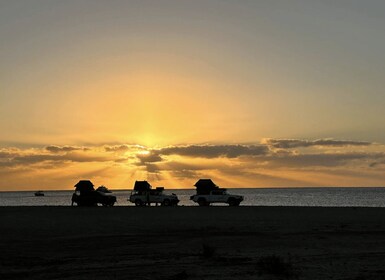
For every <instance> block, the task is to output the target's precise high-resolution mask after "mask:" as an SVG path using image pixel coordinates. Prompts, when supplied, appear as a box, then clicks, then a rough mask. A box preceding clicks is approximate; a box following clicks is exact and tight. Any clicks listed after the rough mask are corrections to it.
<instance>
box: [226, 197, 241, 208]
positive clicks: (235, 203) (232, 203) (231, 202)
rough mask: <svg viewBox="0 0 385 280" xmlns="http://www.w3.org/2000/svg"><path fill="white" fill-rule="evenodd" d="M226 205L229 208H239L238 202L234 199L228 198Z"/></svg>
mask: <svg viewBox="0 0 385 280" xmlns="http://www.w3.org/2000/svg"><path fill="white" fill-rule="evenodd" d="M227 203H228V204H229V206H239V203H240V201H237V200H236V199H235V198H229V200H228V201H227Z"/></svg>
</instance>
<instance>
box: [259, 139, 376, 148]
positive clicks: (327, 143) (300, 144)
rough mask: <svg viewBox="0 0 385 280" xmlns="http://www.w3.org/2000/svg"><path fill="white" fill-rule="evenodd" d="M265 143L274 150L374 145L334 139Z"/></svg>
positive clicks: (267, 141)
mask: <svg viewBox="0 0 385 280" xmlns="http://www.w3.org/2000/svg"><path fill="white" fill-rule="evenodd" d="M263 143H265V144H266V145H268V146H271V147H273V148H279V149H291V148H306V147H314V146H318V147H346V146H369V145H371V144H372V143H370V142H365V141H351V140H334V139H317V140H303V139H270V138H268V139H264V141H263Z"/></svg>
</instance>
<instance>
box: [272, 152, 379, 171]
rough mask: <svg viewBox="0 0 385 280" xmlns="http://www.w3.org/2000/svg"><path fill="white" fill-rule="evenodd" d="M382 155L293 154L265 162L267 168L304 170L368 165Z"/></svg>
mask: <svg viewBox="0 0 385 280" xmlns="http://www.w3.org/2000/svg"><path fill="white" fill-rule="evenodd" d="M383 156H384V155H383V154H382V153H323V154H295V155H294V154H293V155H287V156H277V157H274V156H269V157H266V158H265V160H266V162H267V164H268V166H274V167H288V168H293V167H294V168H306V167H315V166H324V167H335V166H343V165H347V164H350V163H353V162H359V163H361V164H362V163H364V164H368V162H370V161H373V160H375V159H378V158H382V157H383Z"/></svg>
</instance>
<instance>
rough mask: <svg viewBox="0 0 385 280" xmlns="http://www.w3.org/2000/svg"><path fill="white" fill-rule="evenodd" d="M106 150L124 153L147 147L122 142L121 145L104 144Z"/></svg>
mask: <svg viewBox="0 0 385 280" xmlns="http://www.w3.org/2000/svg"><path fill="white" fill-rule="evenodd" d="M104 150H105V151H106V152H115V153H124V152H127V151H131V150H146V148H145V147H143V146H140V145H128V144H121V145H104Z"/></svg>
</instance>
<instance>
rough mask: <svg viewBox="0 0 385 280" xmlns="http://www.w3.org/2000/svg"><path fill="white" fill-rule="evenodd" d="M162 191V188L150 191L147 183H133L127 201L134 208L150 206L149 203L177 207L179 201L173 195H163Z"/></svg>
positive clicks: (150, 187)
mask: <svg viewBox="0 0 385 280" xmlns="http://www.w3.org/2000/svg"><path fill="white" fill-rule="evenodd" d="M163 191H164V188H163V187H157V188H156V189H152V186H151V185H150V184H149V183H148V182H147V181H135V185H134V190H133V191H132V192H131V194H130V197H129V198H128V201H130V202H132V203H135V206H145V205H148V206H150V205H151V203H155V204H156V205H158V204H160V205H162V206H176V205H178V202H179V199H178V197H177V196H176V195H175V194H171V195H170V194H164V193H163Z"/></svg>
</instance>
